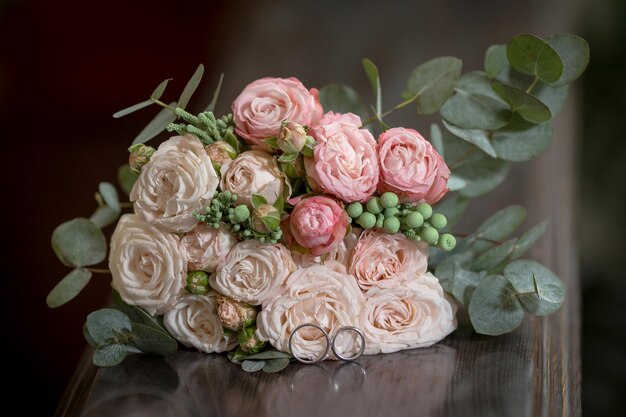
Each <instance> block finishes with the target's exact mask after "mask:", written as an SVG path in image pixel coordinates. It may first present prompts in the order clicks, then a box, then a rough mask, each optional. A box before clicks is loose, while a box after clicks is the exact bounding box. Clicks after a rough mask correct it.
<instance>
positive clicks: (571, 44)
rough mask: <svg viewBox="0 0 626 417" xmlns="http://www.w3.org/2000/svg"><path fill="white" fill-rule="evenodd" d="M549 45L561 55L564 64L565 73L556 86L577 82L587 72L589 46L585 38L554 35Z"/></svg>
mask: <svg viewBox="0 0 626 417" xmlns="http://www.w3.org/2000/svg"><path fill="white" fill-rule="evenodd" d="M547 41H548V43H549V44H550V46H551V47H552V48H554V50H555V51H556V52H557V53H558V54H559V56H560V57H561V60H562V62H563V73H562V74H561V77H560V78H559V79H558V81H555V82H553V83H552V85H554V86H563V85H566V84H569V83H571V82H572V81H575V80H577V79H578V77H580V76H581V75H582V73H583V72H585V69H586V68H587V64H589V44H588V43H587V41H586V40H584V39H583V38H581V37H579V36H576V35H570V34H560V35H554V36H551V37H549V38H548V39H547Z"/></svg>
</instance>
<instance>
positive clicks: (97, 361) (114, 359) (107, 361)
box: [93, 343, 128, 366]
mask: <svg viewBox="0 0 626 417" xmlns="http://www.w3.org/2000/svg"><path fill="white" fill-rule="evenodd" d="M127 354H128V350H127V349H126V346H124V345H120V344H117V343H113V344H110V345H99V346H98V347H97V348H96V350H95V351H94V353H93V364H94V365H96V366H115V365H118V364H120V363H122V361H123V360H124V359H125V358H126V355H127Z"/></svg>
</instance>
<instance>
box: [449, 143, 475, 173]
mask: <svg viewBox="0 0 626 417" xmlns="http://www.w3.org/2000/svg"><path fill="white" fill-rule="evenodd" d="M477 150H478V148H476V147H473V148H472V149H468V150H467V151H465V152H463V153H462V154H461V155H459V156H458V157H457V158H456V159H455V160H454V161H452V162H450V163H449V164H448V167H449V168H450V169H451V170H452V169H454V168H456V167H457V166H458V165H459V163H460V162H461V161H463V160H464V159H466V158H467V157H468V156H470V155H472V154H473V153H474V152H476V151H477Z"/></svg>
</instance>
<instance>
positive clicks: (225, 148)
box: [204, 141, 237, 171]
mask: <svg viewBox="0 0 626 417" xmlns="http://www.w3.org/2000/svg"><path fill="white" fill-rule="evenodd" d="M204 150H205V151H206V153H207V155H209V158H210V159H211V163H212V164H213V168H215V169H216V170H217V171H219V169H220V167H221V166H222V164H223V163H225V162H227V161H230V160H232V159H235V158H236V157H237V151H236V150H235V148H233V147H232V146H230V145H229V144H228V143H226V142H224V141H218V142H215V143H212V144H210V145H207V146H205V147H204Z"/></svg>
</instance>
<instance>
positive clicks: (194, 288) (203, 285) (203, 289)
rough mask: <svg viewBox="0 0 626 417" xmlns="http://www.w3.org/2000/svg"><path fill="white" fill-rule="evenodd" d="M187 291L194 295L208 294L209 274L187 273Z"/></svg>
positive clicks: (201, 272) (199, 272)
mask: <svg viewBox="0 0 626 417" xmlns="http://www.w3.org/2000/svg"><path fill="white" fill-rule="evenodd" d="M187 291H189V292H190V293H192V294H196V295H203V294H206V293H207V292H209V274H207V273H206V272H204V271H192V272H188V273H187Z"/></svg>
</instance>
